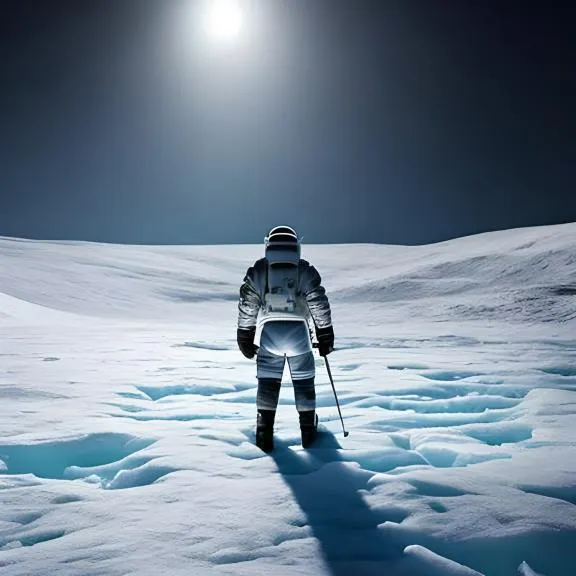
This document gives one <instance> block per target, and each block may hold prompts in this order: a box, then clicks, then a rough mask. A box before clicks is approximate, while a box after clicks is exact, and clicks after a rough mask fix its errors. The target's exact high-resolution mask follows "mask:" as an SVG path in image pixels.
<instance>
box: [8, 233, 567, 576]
mask: <svg viewBox="0 0 576 576" xmlns="http://www.w3.org/2000/svg"><path fill="white" fill-rule="evenodd" d="M262 252H263V250H262V247H261V246H190V247H158V246H155V247H152V246H116V245H100V244H90V243H76V242H74V243H69V242H68V243H67V242H40V241H28V240H18V239H9V238H0V343H1V344H0V574H2V576H5V575H6V576H30V575H45V574H50V575H66V576H67V575H70V576H72V575H74V576H78V575H82V576H88V575H94V576H95V575H97V574H105V575H107V576H108V575H110V576H116V575H126V574H134V575H135V574H138V575H147V574H150V575H152V574H153V575H157V574H159V573H162V574H170V575H176V576H179V575H181V574H182V575H184V574H186V575H187V576H189V575H190V574H194V575H196V574H208V573H210V574H214V573H217V574H246V575H248V574H250V575H256V574H262V573H267V572H273V573H274V574H280V575H281V574H303V573H306V574H334V575H337V576H344V575H346V574H355V575H359V576H360V575H371V574H378V575H381V574H387V575H392V576H396V575H398V576H404V575H406V576H408V575H410V576H424V575H434V576H436V575H453V576H460V575H472V574H485V575H486V576H504V575H508V574H510V575H512V574H523V575H529V574H541V575H545V576H568V575H573V574H574V573H575V572H574V570H575V569H574V558H575V556H574V550H575V549H576V440H575V436H574V430H576V394H575V390H576V224H566V225H562V226H550V227H542V228H530V229H519V230H509V231H505V232H494V233H489V234H482V235H477V236H471V237H467V238H461V239H457V240H452V241H449V242H442V243H438V244H433V245H430V246H422V247H403V246H377V245H330V246H328V245H327V246H306V245H305V246H304V247H303V256H304V257H305V258H307V259H309V260H310V261H311V262H312V263H313V264H314V265H315V266H317V267H318V269H319V270H320V272H321V274H322V276H323V279H324V284H325V286H326V288H327V291H328V294H329V296H330V299H331V302H332V306H333V316H334V324H335V331H336V344H337V350H336V352H335V353H334V354H333V355H331V356H330V361H331V365H332V369H333V372H334V377H335V381H336V386H337V389H338V393H339V397H340V402H341V404H342V409H343V413H344V416H345V419H346V425H347V427H348V429H349V430H350V431H351V433H350V436H349V437H348V438H346V439H344V438H343V437H342V434H341V428H340V421H339V418H338V413H337V411H336V409H335V405H334V398H333V394H332V390H331V387H330V385H329V383H328V380H327V377H326V372H325V368H324V366H323V363H322V362H321V361H320V359H318V362H317V395H318V406H319V408H318V412H319V415H320V420H321V423H322V425H321V428H322V434H321V437H320V439H319V441H318V444H317V446H316V447H315V448H313V449H311V450H308V451H304V450H302V448H301V446H300V444H299V434H298V428H297V416H296V412H295V409H294V402H293V396H292V392H291V389H290V385H289V378H288V375H287V374H286V375H285V380H286V385H285V386H284V387H283V390H282V394H281V400H280V408H279V412H278V417H277V426H276V439H277V450H276V451H275V452H274V453H273V454H272V456H266V455H264V454H263V453H261V452H260V451H259V450H258V449H256V448H255V446H254V445H253V440H254V438H253V427H254V421H255V397H256V381H255V366H254V363H253V362H251V361H248V360H245V359H244V358H243V357H242V356H241V355H240V354H239V352H238V351H237V350H236V344H235V322H236V303H237V296H238V288H239V285H240V282H241V280H242V277H243V275H244V273H245V271H246V268H247V267H248V266H249V265H250V264H251V263H252V262H253V261H254V260H255V259H256V258H258V257H260V256H261V255H262Z"/></svg>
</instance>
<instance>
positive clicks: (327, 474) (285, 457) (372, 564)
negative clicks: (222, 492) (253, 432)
mask: <svg viewBox="0 0 576 576" xmlns="http://www.w3.org/2000/svg"><path fill="white" fill-rule="evenodd" d="M340 448H341V447H340V445H339V444H338V441H337V439H336V438H335V437H334V435H333V434H332V433H330V432H327V431H322V432H320V433H319V436H318V438H317V440H316V442H315V444H314V448H311V449H309V450H307V451H301V452H294V451H293V450H292V449H290V447H289V446H288V445H286V444H283V443H282V442H281V441H278V440H277V441H276V449H275V450H274V452H273V453H272V454H271V456H272V458H273V459H274V461H275V462H276V465H277V466H278V470H279V472H280V474H281V475H282V477H283V479H284V480H285V482H286V484H287V485H288V486H289V487H290V489H291V490H292V493H293V494H294V497H295V499H296V502H297V503H298V505H299V506H300V508H301V510H302V512H303V513H304V514H305V516H306V522H307V524H308V525H309V526H310V528H311V530H312V533H313V535H314V537H315V538H316V539H317V540H318V543H319V545H320V547H321V550H322V554H323V556H324V560H325V562H326V566H327V567H328V569H329V570H330V573H331V574H333V575H334V576H345V575H347V574H354V575H355V576H368V575H372V574H379V575H381V574H382V573H383V572H382V570H383V568H384V567H385V565H386V564H387V563H388V562H390V561H393V560H394V559H398V558H399V557H400V556H401V555H402V546H400V545H399V544H398V543H396V544H394V543H393V542H390V541H388V540H387V539H386V538H385V537H384V536H383V535H382V533H381V531H380V530H378V524H381V523H382V522H385V521H386V520H388V519H390V518H387V517H386V514H385V513H378V512H377V511H374V510H372V509H371V508H370V507H369V506H368V505H367V504H366V502H365V501H364V500H363V498H362V497H361V495H360V493H359V491H360V490H362V489H364V488H366V483H367V480H368V478H369V475H367V474H364V473H362V472H361V471H359V470H358V469H356V468H353V467H351V466H350V464H349V463H346V462H344V461H343V460H342V458H341V457H340V454H339V452H338V450H339V449H340Z"/></svg>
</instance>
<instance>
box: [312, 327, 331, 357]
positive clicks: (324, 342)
mask: <svg viewBox="0 0 576 576" xmlns="http://www.w3.org/2000/svg"><path fill="white" fill-rule="evenodd" d="M316 339H317V340H318V352H320V356H328V354H330V352H333V351H334V328H332V326H328V327H326V328H316Z"/></svg>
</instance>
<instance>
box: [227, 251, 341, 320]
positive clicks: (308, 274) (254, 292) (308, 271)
mask: <svg viewBox="0 0 576 576" xmlns="http://www.w3.org/2000/svg"><path fill="white" fill-rule="evenodd" d="M267 272H268V262H267V260H266V258H261V259H260V260H258V261H257V262H256V263H255V264H254V266H251V267H250V268H248V271H247V272H246V276H244V282H243V283H242V286H241V287H240V301H239V303H238V328H252V327H254V326H256V324H257V322H265V321H266V320H267V314H266V312H265V311H264V310H262V303H263V302H264V294H265V291H266V280H267ZM297 292H298V294H299V300H300V301H301V303H302V306H298V308H299V309H304V310H305V311H306V312H304V313H303V314H302V316H301V317H300V318H301V319H304V320H306V319H308V318H311V319H312V320H313V322H314V325H315V326H316V328H328V327H329V326H331V325H332V317H331V313H330V304H329V303H328V297H327V296H326V290H324V287H323V286H322V279H321V278H320V274H319V273H318V271H317V270H316V268H314V266H311V265H310V264H309V263H308V262H307V261H306V260H302V259H301V260H300V262H299V264H298V290H297ZM259 313H260V314H259ZM297 318H298V317H297V316H293V317H292V319H297Z"/></svg>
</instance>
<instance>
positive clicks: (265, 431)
mask: <svg viewBox="0 0 576 576" xmlns="http://www.w3.org/2000/svg"><path fill="white" fill-rule="evenodd" d="M275 417H276V410H258V419H257V424H256V446H258V448H260V450H262V451H263V452H272V450H274V418H275Z"/></svg>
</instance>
